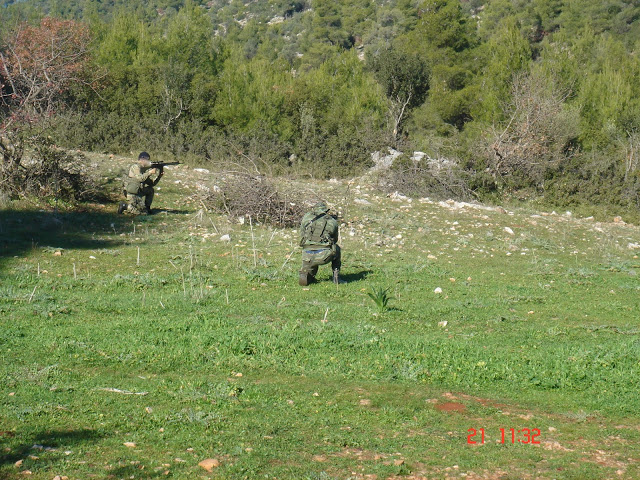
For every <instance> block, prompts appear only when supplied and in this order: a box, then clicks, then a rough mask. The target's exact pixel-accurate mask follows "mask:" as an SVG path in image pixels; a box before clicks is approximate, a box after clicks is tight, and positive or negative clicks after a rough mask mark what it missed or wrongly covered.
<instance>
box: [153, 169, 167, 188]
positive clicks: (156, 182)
mask: <svg viewBox="0 0 640 480" xmlns="http://www.w3.org/2000/svg"><path fill="white" fill-rule="evenodd" d="M162 175H164V170H160V171H159V172H158V176H157V177H156V179H155V180H154V181H153V182H151V184H152V186H154V187H155V186H156V185H157V184H158V182H159V181H160V179H161V178H162Z"/></svg>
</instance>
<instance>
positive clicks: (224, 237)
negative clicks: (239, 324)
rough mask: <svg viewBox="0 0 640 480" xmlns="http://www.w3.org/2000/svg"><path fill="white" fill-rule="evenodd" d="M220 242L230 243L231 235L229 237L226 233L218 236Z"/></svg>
mask: <svg viewBox="0 0 640 480" xmlns="http://www.w3.org/2000/svg"><path fill="white" fill-rule="evenodd" d="M220 241H221V242H230V241H231V235H229V234H228V233H225V234H224V235H221V236H220Z"/></svg>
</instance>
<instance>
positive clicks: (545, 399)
mask: <svg viewBox="0 0 640 480" xmlns="http://www.w3.org/2000/svg"><path fill="white" fill-rule="evenodd" d="M126 164H127V163H126V161H124V160H123V159H121V161H120V163H117V164H116V165H115V166H114V168H112V170H110V172H111V173H109V174H111V175H113V176H114V177H115V176H116V173H115V172H117V171H118V168H121V169H124V167H125V166H126ZM213 179H214V176H213V175H206V174H204V173H198V172H195V171H193V170H191V169H189V168H187V167H185V166H181V167H179V168H177V169H173V170H168V171H167V175H165V178H164V179H163V181H162V182H161V183H160V184H159V186H160V187H161V188H160V190H159V192H158V195H157V197H156V199H155V201H154V207H155V208H156V209H158V211H157V213H156V214H155V215H153V216H149V217H138V218H133V217H131V216H117V215H116V214H115V205H107V206H104V207H102V206H99V205H87V206H86V207H84V208H83V209H82V210H81V211H80V210H75V211H68V212H57V213H54V212H51V211H50V210H48V209H40V208H39V207H37V206H36V207H34V206H29V205H26V206H24V207H22V208H18V207H17V206H15V208H12V209H5V210H2V211H0V246H1V247H2V251H1V254H0V358H1V363H0V378H1V379H2V382H1V383H0V449H1V451H0V478H6V479H19V478H20V479H21V478H33V479H47V480H51V479H54V478H58V479H64V478H68V479H88V478H98V479H107V478H114V479H134V478H135V479H138V478H177V479H183V478H184V479H191V478H203V479H206V478H216V479H241V478H247V479H258V478H277V479H334V478H335V479H346V478H352V479H386V478H408V479H418V478H466V479H481V478H486V479H493V478H496V479H497V478H500V479H525V478H537V479H553V478H557V479H601V478H640V453H639V452H640V449H639V448H638V444H639V442H640V418H639V417H638V410H639V407H640V401H639V400H640V396H639V395H638V385H640V326H639V324H638V311H639V308H638V306H639V301H638V298H639V297H638V294H639V290H640V281H639V279H638V272H639V271H640V259H638V258H637V256H636V253H637V252H638V251H640V230H639V229H638V227H636V226H634V225H628V224H625V223H623V222H620V221H618V222H613V219H610V221H609V222H596V221H595V220H593V219H579V218H576V217H575V216H570V215H567V214H566V213H565V212H559V213H558V214H555V213H553V214H552V213H548V214H542V213H540V212H533V211H526V210H522V209H518V210H515V211H505V210H503V209H490V208H486V207H481V206H471V205H467V204H455V203H453V202H449V203H446V202H445V203H438V202H435V201H427V200H420V199H406V198H403V197H398V196H391V197H387V196H384V195H382V194H380V193H377V192H376V191H374V190H372V189H370V188H369V187H367V186H366V185H365V184H364V183H363V184H362V185H358V182H357V181H356V182H351V183H347V182H325V183H320V182H318V183H309V184H306V185H305V186H304V188H305V189H306V190H308V191H316V192H318V193H319V194H320V195H321V196H322V197H324V198H326V200H328V202H329V203H330V204H331V205H335V206H336V207H337V208H338V209H340V210H341V221H342V224H343V225H342V229H341V245H342V248H343V271H342V274H343V278H344V279H345V280H346V283H344V284H341V285H338V286H336V285H334V284H333V283H331V282H330V281H329V278H330V269H329V267H327V266H325V267H321V268H320V274H319V279H320V280H321V282H320V283H318V284H315V285H311V286H310V287H308V288H301V287H299V286H298V285H297V271H298V269H299V263H300V249H299V248H298V247H297V239H298V233H297V232H296V231H294V230H288V229H273V228H271V227H269V226H264V225H255V224H254V223H251V225H249V223H248V222H245V223H244V224H240V223H238V222H237V221H236V219H231V221H230V220H229V219H227V218H226V217H221V216H218V215H214V214H212V213H211V212H207V211H205V210H204V209H203V207H202V205H200V204H199V203H198V202H197V201H196V200H195V199H194V197H193V196H192V194H193V193H194V192H195V191H196V183H197V182H199V183H204V184H208V183H212V182H213V181H214V180H213ZM177 181H179V183H176V182H177ZM223 234H229V235H230V239H231V240H230V242H226V241H222V240H221V239H220V237H221V236H222V235H223ZM385 290H386V291H387V296H388V297H390V298H388V299H387V300H388V302H387V303H386V304H385V305H384V306H380V305H378V304H376V303H375V302H374V300H373V299H372V298H371V297H370V295H368V294H369V293H372V294H374V293H375V292H377V293H380V292H382V291H385ZM373 296H375V294H374V295H373ZM474 431H475V436H473V433H474ZM483 435H484V443H483V442H482V436H483ZM473 441H475V442H476V443H475V444H472V443H470V442H473ZM207 461H208V462H207ZM201 462H204V463H201ZM199 464H201V465H199Z"/></svg>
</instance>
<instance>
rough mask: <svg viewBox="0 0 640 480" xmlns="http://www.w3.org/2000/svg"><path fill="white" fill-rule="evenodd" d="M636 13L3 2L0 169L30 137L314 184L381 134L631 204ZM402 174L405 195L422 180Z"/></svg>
mask: <svg viewBox="0 0 640 480" xmlns="http://www.w3.org/2000/svg"><path fill="white" fill-rule="evenodd" d="M42 15H48V16H49V17H50V19H49V20H46V21H45V22H44V23H41V22H40V19H41V17H42ZM639 15H640V7H639V6H638V5H637V2H632V1H622V0H618V1H608V2H602V1H599V0H588V1H582V2H573V1H566V0H531V1H524V0H522V1H507V0H495V1H486V2H482V1H476V0H473V1H465V2H460V1H458V0H424V1H407V0H391V1H385V2H379V1H374V0H358V1H335V0H331V1H329V0H300V1H283V0H273V1H259V2H246V3H243V2H241V1H229V2H227V1H224V0H213V1H210V2H206V3H204V2H200V1H197V0H195V1H188V2H186V3H183V2H181V1H179V0H177V1H168V2H167V1H153V2H146V1H145V2H142V1H133V2H131V1H127V2H120V1H115V2H92V1H86V2H85V1H83V2H75V1H56V2H51V1H44V0H25V1H21V2H7V3H5V7H4V8H2V9H1V10H0V19H1V25H2V26H1V27H0V28H1V30H0V34H1V39H2V46H1V47H0V51H2V52H3V57H2V59H3V60H2V62H3V65H4V66H5V67H7V68H0V78H1V79H2V84H3V86H2V99H3V103H2V108H1V109H0V114H1V115H2V118H1V119H0V120H2V121H1V122H0V125H1V127H0V128H2V132H1V133H2V138H3V139H4V140H3V141H1V142H0V145H4V146H3V147H2V153H3V156H4V157H5V160H4V162H5V167H4V168H3V170H4V171H5V176H6V175H13V174H15V172H16V171H18V170H15V169H11V168H6V164H7V163H10V160H11V159H9V158H8V157H10V156H11V155H13V156H14V157H15V156H16V155H18V154H19V153H20V152H23V151H24V149H25V148H26V149H27V150H26V151H29V148H30V147H33V146H34V144H35V145H38V144H42V139H49V142H50V143H51V142H53V143H55V144H57V145H59V146H62V147H66V148H73V149H76V148H80V149H83V150H86V151H103V152H120V153H123V152H130V151H139V150H142V149H145V150H149V151H151V152H152V153H153V154H154V155H164V156H167V157H177V158H180V159H189V161H192V162H199V163H208V164H214V163H215V164H223V165H227V164H229V163H233V162H235V161H237V160H239V159H244V160H246V159H247V158H249V159H250V160H251V161H252V162H253V163H254V164H255V165H256V166H257V167H258V169H259V170H260V171H262V172H264V173H273V174H279V173H287V174H293V175H312V176H314V177H317V178H328V177H335V176H338V177H343V176H348V175H353V174H355V173H359V172H362V171H363V169H365V168H367V167H369V166H370V165H371V154H372V153H373V152H375V151H382V152H385V153H386V152H387V149H388V148H395V149H397V150H399V151H401V152H404V153H405V155H406V156H410V155H411V154H412V153H413V152H414V151H422V152H425V153H426V154H427V155H428V157H429V158H431V159H439V160H446V161H447V162H448V165H450V167H451V168H450V171H449V177H448V179H447V182H452V183H454V184H456V185H463V186H464V188H463V189H462V190H461V191H464V192H466V193H468V194H471V195H473V196H475V197H476V198H480V199H483V200H492V199H499V200H500V201H503V200H504V199H506V198H513V199H522V200H527V201H529V200H532V199H538V200H539V199H542V202H546V203H547V204H555V205H567V206H568V205H571V206H575V205H578V204H584V205H587V206H592V205H594V204H601V205H607V206H608V207H609V208H613V209H618V211H619V212H622V213H623V214H624V215H625V217H629V216H630V217H631V218H634V217H636V214H635V210H636V207H637V206H638V152H637V150H638V139H639V138H640V137H639V134H638V127H639V122H640V120H639V119H640V104H639V102H640V101H639V100H638V99H639V98H640V95H639V93H640V92H638V89H639V88H640V84H638V82H637V78H638V76H639V73H640V71H639V70H640V69H639V67H640V63H639V61H638V56H637V51H638V48H637V46H638V40H639V39H640V27H639V25H640V22H638V16H639ZM62 21H65V22H67V23H64V27H63V28H59V27H58V26H57V25H58V24H57V23H56V22H62ZM24 22H26V23H24ZM69 22H70V23H69ZM27 25H31V27H27ZM65 32H66V34H67V35H68V36H65ZM71 32H73V34H74V35H73V39H71V37H70V35H71ZM40 44H42V45H51V44H53V45H57V46H58V47H59V49H60V52H64V54H65V55H56V56H55V57H54V56H53V55H52V54H51V50H46V49H38V45H40ZM38 55H40V57H43V56H44V57H45V60H46V61H43V59H42V58H40V59H39V60H40V61H35V62H33V63H31V62H30V61H27V60H28V59H38ZM47 55H49V56H48V57H47ZM62 58H64V59H66V60H67V61H66V62H65V63H59V64H58V67H59V68H58V73H61V72H62V73H66V75H57V76H54V77H53V78H50V77H49V75H48V74H49V73H50V71H51V69H53V65H54V64H55V62H60V59H62ZM71 58H73V63H71V62H70V61H69V59H71ZM19 65H21V66H22V68H18V66H19ZM38 65H46V66H47V67H46V68H45V69H44V70H39V67H38ZM25 67H27V68H25ZM29 68H31V69H32V70H29ZM47 69H49V70H47ZM36 85H37V87H38V88H37V89H36V88H34V87H35V86H36ZM45 93H49V95H48V96H46V105H45V104H43V102H44V100H45V99H44V97H43V95H44V94H45ZM36 94H37V95H36ZM38 95H39V96H38ZM34 102H39V103H37V105H35V106H34V108H31V106H33V105H32V104H33V103H34ZM36 107H37V108H36ZM25 110H26V111H25ZM25 132H27V133H25ZM16 152H17V153H16ZM41 154H42V155H44V153H41ZM7 171H8V172H9V173H6V172H7ZM417 172H418V175H417V177H419V178H418V180H420V181H417V182H409V183H405V184H403V189H404V190H405V191H404V192H403V193H405V194H429V193H434V192H429V191H428V190H429V186H430V185H434V184H437V183H438V182H434V181H432V179H431V177H432V176H433V172H432V171H431V170H430V169H427V168H421V169H418V171H417ZM3 185H4V187H3V188H4V189H5V190H7V188H8V187H7V186H6V183H5V182H3ZM425 190H426V191H425Z"/></svg>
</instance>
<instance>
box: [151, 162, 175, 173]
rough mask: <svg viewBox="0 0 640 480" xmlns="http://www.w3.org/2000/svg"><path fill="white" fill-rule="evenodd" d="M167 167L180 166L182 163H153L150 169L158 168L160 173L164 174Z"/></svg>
mask: <svg viewBox="0 0 640 480" xmlns="http://www.w3.org/2000/svg"><path fill="white" fill-rule="evenodd" d="M167 165H180V162H151V166H150V167H149V168H157V169H158V171H160V172H163V171H164V167H166V166H167Z"/></svg>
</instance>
